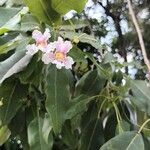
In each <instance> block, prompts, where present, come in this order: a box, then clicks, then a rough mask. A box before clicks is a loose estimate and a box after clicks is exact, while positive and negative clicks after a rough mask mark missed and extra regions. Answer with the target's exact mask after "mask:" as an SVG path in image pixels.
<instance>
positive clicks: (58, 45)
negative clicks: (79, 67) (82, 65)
mask: <svg viewBox="0 0 150 150" xmlns="http://www.w3.org/2000/svg"><path fill="white" fill-rule="evenodd" d="M50 37H51V35H50V31H49V29H46V30H45V32H44V33H43V34H42V33H41V32H40V31H38V30H34V31H33V33H32V38H33V39H34V40H35V43H34V44H29V45H27V47H26V49H27V52H26V54H27V55H34V54H35V53H37V52H38V51H39V50H40V51H42V61H43V62H44V63H45V64H49V63H52V64H55V65H56V67H57V68H58V69H61V68H62V67H65V68H66V69H71V68H72V65H73V64H74V61H73V59H72V58H71V57H70V56H68V55H67V54H68V52H69V51H70V49H72V44H71V42H70V41H64V40H63V38H62V37H58V40H57V41H54V42H49V38H50Z"/></svg>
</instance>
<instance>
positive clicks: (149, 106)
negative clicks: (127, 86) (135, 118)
mask: <svg viewBox="0 0 150 150" xmlns="http://www.w3.org/2000/svg"><path fill="white" fill-rule="evenodd" d="M131 89H132V92H133V98H131V100H132V101H133V103H134V104H135V105H136V106H137V107H138V109H139V110H141V111H144V112H145V113H147V114H148V115H150V88H149V87H148V86H147V85H146V82H145V81H142V80H135V81H131Z"/></svg>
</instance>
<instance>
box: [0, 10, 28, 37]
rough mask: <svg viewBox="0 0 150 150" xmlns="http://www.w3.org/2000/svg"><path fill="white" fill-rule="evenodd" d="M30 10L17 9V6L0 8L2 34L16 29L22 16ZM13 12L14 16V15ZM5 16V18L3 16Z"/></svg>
mask: <svg viewBox="0 0 150 150" xmlns="http://www.w3.org/2000/svg"><path fill="white" fill-rule="evenodd" d="M27 12H28V10H27V8H25V7H24V8H23V9H22V10H20V9H15V8H13V9H12V8H0V15H3V16H0V22H1V21H2V23H0V35H1V34H4V33H5V32H7V31H9V30H14V29H15V27H16V25H17V24H18V23H19V22H20V21H21V16H22V15H24V14H26V13H27ZM12 14H13V16H12ZM3 17H5V18H3Z"/></svg>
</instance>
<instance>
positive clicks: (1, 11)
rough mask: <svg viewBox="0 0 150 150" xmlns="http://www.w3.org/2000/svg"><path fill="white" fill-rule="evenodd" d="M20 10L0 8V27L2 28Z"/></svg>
mask: <svg viewBox="0 0 150 150" xmlns="http://www.w3.org/2000/svg"><path fill="white" fill-rule="evenodd" d="M19 11H20V9H18V8H4V7H0V27H2V26H4V25H5V24H6V23H7V22H9V20H10V19H11V18H13V17H14V16H15V15H16V14H17V13H18V12H19Z"/></svg>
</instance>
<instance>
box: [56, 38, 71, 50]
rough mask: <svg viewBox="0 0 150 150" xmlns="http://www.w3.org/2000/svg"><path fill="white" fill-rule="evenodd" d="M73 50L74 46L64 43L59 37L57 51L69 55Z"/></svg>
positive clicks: (68, 42)
mask: <svg viewBox="0 0 150 150" xmlns="http://www.w3.org/2000/svg"><path fill="white" fill-rule="evenodd" d="M71 48H72V44H71V42H70V41H65V42H64V41H63V39H62V38H61V37H58V41H56V51H60V52H63V53H68V52H69V50H70V49H71Z"/></svg>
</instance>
